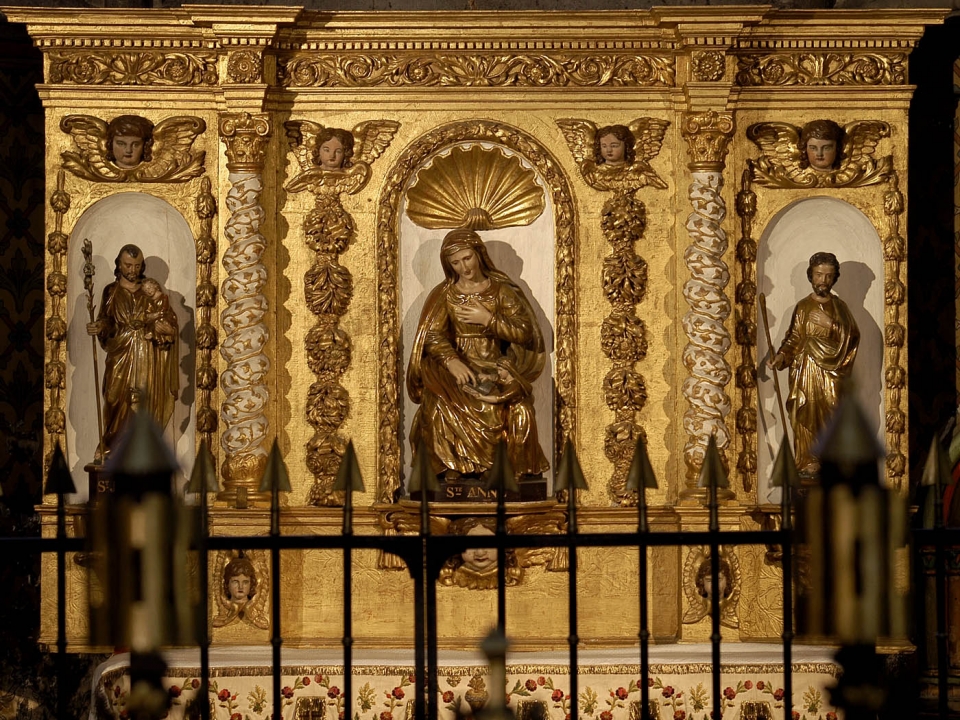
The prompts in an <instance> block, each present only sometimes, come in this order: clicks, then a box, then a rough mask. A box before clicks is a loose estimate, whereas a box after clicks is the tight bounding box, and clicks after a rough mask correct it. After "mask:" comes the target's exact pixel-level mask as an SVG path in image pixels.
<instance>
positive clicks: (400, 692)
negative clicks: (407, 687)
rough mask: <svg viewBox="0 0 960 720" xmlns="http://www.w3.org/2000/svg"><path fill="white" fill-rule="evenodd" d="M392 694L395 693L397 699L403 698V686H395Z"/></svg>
mask: <svg viewBox="0 0 960 720" xmlns="http://www.w3.org/2000/svg"><path fill="white" fill-rule="evenodd" d="M390 694H391V695H393V696H394V697H395V698H396V699H397V700H403V688H400V687H395V688H394V689H393V692H392V693H390Z"/></svg>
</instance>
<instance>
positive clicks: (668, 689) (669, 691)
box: [663, 685, 673, 698]
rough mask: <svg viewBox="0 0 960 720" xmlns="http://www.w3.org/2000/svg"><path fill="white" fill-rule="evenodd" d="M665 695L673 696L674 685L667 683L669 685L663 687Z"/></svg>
mask: <svg viewBox="0 0 960 720" xmlns="http://www.w3.org/2000/svg"><path fill="white" fill-rule="evenodd" d="M663 696H664V697H665V698H668V697H673V685H667V686H666V687H665V688H664V689H663Z"/></svg>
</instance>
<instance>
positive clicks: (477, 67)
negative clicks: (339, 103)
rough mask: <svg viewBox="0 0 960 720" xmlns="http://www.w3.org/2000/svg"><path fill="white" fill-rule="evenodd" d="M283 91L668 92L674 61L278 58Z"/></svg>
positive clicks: (622, 57) (554, 56)
mask: <svg viewBox="0 0 960 720" xmlns="http://www.w3.org/2000/svg"><path fill="white" fill-rule="evenodd" d="M278 64H279V68H278V70H279V80H280V84H281V85H282V86H284V87H297V88H299V87H346V88H359V87H533V88H536V87H673V86H674V85H675V84H676V70H675V65H674V59H673V58H672V57H669V56H662V55H648V54H638V53H622V54H620V53H617V54H611V53H602V52H587V53H584V52H579V53H572V52H562V51H561V52H556V53H550V54H546V53H538V54H530V53H522V52H517V53H506V54H497V53H489V54H488V53H483V54H480V53H477V54H470V53H465V52H461V51H458V52H455V53H453V54H444V53H439V54H437V53H431V54H429V55H423V54H419V53H414V52H410V53H395V54H376V55H371V54H369V53H364V54H359V53H357V54H353V53H344V52H338V53H329V54H325V53H317V52H303V53H296V54H293V55H282V56H280V57H279V58H278Z"/></svg>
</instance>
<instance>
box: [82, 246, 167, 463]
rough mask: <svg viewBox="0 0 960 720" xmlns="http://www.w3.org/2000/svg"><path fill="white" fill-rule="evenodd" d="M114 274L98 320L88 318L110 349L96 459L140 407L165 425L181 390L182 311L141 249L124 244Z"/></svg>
mask: <svg viewBox="0 0 960 720" xmlns="http://www.w3.org/2000/svg"><path fill="white" fill-rule="evenodd" d="M114 275H115V276H116V278H117V279H116V282H112V283H110V284H109V285H107V286H106V287H105V288H104V289H103V298H102V300H101V302H100V313H99V315H98V316H97V319H96V321H95V322H91V323H87V334H89V335H94V336H96V337H97V338H98V339H99V341H100V345H101V347H103V349H104V350H105V351H106V353H107V361H106V366H105V370H104V375H103V400H104V408H103V410H104V428H103V438H102V439H101V444H100V447H99V448H98V450H97V461H101V460H102V459H103V458H104V457H105V456H106V454H108V453H109V451H110V447H111V445H112V444H113V442H114V440H115V439H116V437H117V435H118V434H119V433H120V431H121V430H122V429H123V426H124V425H125V424H126V421H127V419H128V418H129V417H130V415H131V414H132V413H133V412H134V411H136V410H137V409H141V408H142V409H145V410H147V411H148V412H149V413H150V414H151V415H152V416H153V418H154V419H155V420H156V421H157V424H158V425H160V427H161V428H163V427H166V425H167V423H168V422H170V418H171V417H172V415H173V406H174V403H175V401H176V398H177V391H178V389H179V377H178V368H177V362H178V355H179V353H178V352H177V334H178V328H177V316H176V314H174V312H173V310H172V309H171V308H170V303H169V301H168V299H167V297H166V295H164V294H163V293H162V290H161V289H160V286H159V284H158V283H157V282H156V281H154V280H151V279H150V278H148V277H147V276H146V267H145V265H144V257H143V252H142V251H141V250H140V248H138V247H137V246H136V245H124V246H123V247H122V248H120V253H119V254H118V255H117V259H116V269H115V270H114Z"/></svg>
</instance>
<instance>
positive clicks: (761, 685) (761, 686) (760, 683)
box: [757, 680, 767, 690]
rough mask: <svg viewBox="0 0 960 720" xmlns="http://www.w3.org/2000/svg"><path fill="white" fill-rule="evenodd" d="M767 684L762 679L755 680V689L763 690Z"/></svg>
mask: <svg viewBox="0 0 960 720" xmlns="http://www.w3.org/2000/svg"><path fill="white" fill-rule="evenodd" d="M766 686H767V684H766V683H765V682H764V681H763V680H757V690H763V689H764V688H765V687H766Z"/></svg>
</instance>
